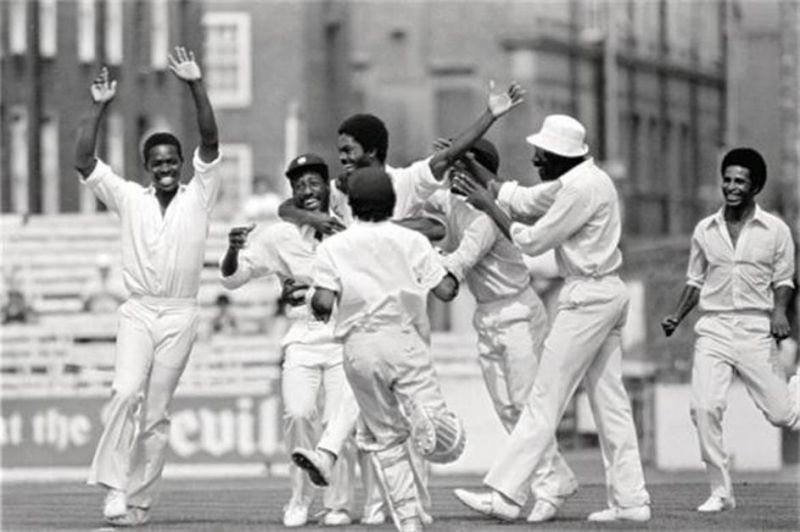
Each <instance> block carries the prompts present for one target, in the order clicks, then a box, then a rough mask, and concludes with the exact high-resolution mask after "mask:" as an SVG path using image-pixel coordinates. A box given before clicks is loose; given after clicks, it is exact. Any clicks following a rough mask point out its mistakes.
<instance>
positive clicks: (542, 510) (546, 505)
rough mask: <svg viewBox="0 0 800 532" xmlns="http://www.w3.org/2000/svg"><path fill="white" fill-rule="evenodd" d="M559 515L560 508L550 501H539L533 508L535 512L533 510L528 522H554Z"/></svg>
mask: <svg viewBox="0 0 800 532" xmlns="http://www.w3.org/2000/svg"><path fill="white" fill-rule="evenodd" d="M557 513H558V506H556V505H555V504H553V503H551V502H550V501H546V500H544V499H539V500H537V501H536V504H535V505H534V506H533V510H531V513H530V514H529V515H528V522H529V523H544V522H545V521H550V520H552V519H553V518H554V517H555V516H556V514H557Z"/></svg>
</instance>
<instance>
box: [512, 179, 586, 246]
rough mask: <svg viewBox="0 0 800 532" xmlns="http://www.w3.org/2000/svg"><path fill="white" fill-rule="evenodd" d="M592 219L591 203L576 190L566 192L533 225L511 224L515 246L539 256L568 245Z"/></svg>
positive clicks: (565, 190) (561, 193) (559, 195)
mask: <svg viewBox="0 0 800 532" xmlns="http://www.w3.org/2000/svg"><path fill="white" fill-rule="evenodd" d="M591 216H592V208H591V201H590V199H589V198H587V197H584V195H582V194H581V193H580V192H579V191H578V190H577V189H564V190H562V191H561V192H560V193H559V194H558V195H557V196H556V200H555V202H554V203H553V205H552V207H551V208H550V209H548V211H547V212H546V213H545V214H544V216H542V217H541V218H540V219H539V221H537V222H536V223H535V224H533V225H525V224H521V223H519V222H514V223H512V224H511V228H510V233H511V239H512V240H513V242H514V244H515V245H516V246H517V247H519V248H520V249H521V250H522V252H523V253H525V254H527V255H532V256H535V255H539V254H541V253H544V252H545V251H547V250H549V249H552V248H554V247H556V246H558V245H559V244H561V243H563V242H565V241H566V240H567V239H568V238H569V237H570V236H572V235H573V234H574V233H575V232H576V231H578V230H579V229H580V228H581V227H582V226H583V225H584V224H585V223H586V222H587V221H588V220H589V218H590V217H591Z"/></svg>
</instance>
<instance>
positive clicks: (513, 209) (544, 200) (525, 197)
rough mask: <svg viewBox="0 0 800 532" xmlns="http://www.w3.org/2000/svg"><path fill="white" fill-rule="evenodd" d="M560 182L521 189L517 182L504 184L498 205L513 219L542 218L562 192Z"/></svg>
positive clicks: (498, 194)
mask: <svg viewBox="0 0 800 532" xmlns="http://www.w3.org/2000/svg"><path fill="white" fill-rule="evenodd" d="M561 188H562V184H561V182H560V181H551V182H549V183H541V184H538V185H534V186H532V187H521V186H519V184H518V183H517V182H516V181H509V182H507V183H503V185H502V186H501V187H500V190H499V191H498V193H497V203H498V204H499V205H500V207H502V208H503V209H505V210H507V211H508V212H509V213H511V216H513V217H530V216H542V215H544V213H546V212H547V211H548V209H550V207H552V206H553V204H554V203H555V201H556V197H557V195H558V191H559V190H561Z"/></svg>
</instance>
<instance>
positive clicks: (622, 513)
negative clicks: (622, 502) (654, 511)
mask: <svg viewBox="0 0 800 532" xmlns="http://www.w3.org/2000/svg"><path fill="white" fill-rule="evenodd" d="M587 520H588V521H593V522H595V523H610V522H612V521H637V522H640V523H644V522H645V521H649V520H650V506H648V505H647V504H644V505H642V506H632V507H630V508H620V507H618V506H613V507H611V508H606V509H605V510H600V511H599V512H594V513H591V514H589V517H587Z"/></svg>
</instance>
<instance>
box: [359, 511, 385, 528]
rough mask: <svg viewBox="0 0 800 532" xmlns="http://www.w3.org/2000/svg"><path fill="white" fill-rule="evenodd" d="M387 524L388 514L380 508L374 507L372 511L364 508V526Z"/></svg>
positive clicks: (362, 519) (362, 518)
mask: <svg viewBox="0 0 800 532" xmlns="http://www.w3.org/2000/svg"><path fill="white" fill-rule="evenodd" d="M385 522H386V514H385V513H383V510H381V507H380V506H373V507H372V508H370V509H367V508H364V515H363V516H362V517H361V521H360V523H361V524H362V525H382V524H384V523H385Z"/></svg>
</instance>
